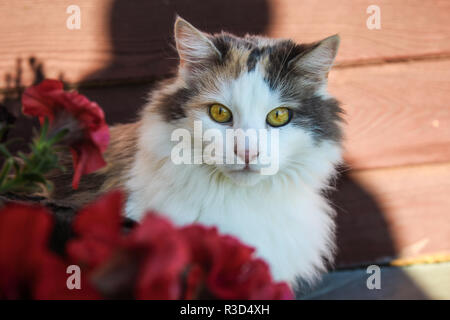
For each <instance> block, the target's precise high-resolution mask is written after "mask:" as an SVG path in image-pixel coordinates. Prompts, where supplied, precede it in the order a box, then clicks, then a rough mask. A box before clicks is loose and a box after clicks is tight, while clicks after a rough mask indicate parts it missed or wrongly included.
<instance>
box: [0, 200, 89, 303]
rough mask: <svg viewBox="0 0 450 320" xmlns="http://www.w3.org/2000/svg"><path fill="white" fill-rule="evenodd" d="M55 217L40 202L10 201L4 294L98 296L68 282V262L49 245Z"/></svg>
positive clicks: (0, 234) (3, 237)
mask: <svg viewBox="0 0 450 320" xmlns="http://www.w3.org/2000/svg"><path fill="white" fill-rule="evenodd" d="M51 228H52V219H51V216H50V214H49V213H48V212H47V210H46V209H44V208H42V207H38V206H28V205H20V204H9V205H7V206H5V207H4V208H3V209H2V210H1V211H0V298H2V299H21V298H22V299H23V298H35V299H71V298H76V299H80V298H94V297H97V296H96V294H95V292H94V291H93V290H92V289H91V288H90V287H89V286H88V285H87V284H86V283H84V284H83V286H82V290H69V289H68V288H67V286H66V281H67V276H68V275H67V274H66V265H65V264H64V263H63V261H62V260H61V259H60V258H58V257H57V256H56V255H54V254H53V253H51V252H50V251H49V250H48V248H47V242H48V238H49V234H50V231H51Z"/></svg>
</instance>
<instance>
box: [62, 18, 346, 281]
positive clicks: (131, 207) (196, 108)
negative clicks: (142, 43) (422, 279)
mask: <svg viewBox="0 0 450 320" xmlns="http://www.w3.org/2000/svg"><path fill="white" fill-rule="evenodd" d="M175 40H176V47H177V51H178V54H179V57H180V64H179V68H178V74H177V75H176V76H175V77H173V78H172V79H169V80H166V81H164V82H163V83H161V84H160V85H159V87H158V88H157V89H156V90H154V91H153V92H152V93H151V95H150V98H149V102H148V104H147V105H146V106H145V107H144V108H143V110H142V112H141V117H140V120H139V121H138V122H136V123H132V124H126V125H118V126H114V127H112V128H111V144H110V146H109V148H108V150H107V152H106V154H105V157H106V160H107V162H108V166H107V167H106V168H104V169H102V170H100V171H99V172H96V173H94V174H91V175H88V176H86V177H84V178H83V179H82V180H81V184H80V187H79V190H77V191H76V192H73V191H72V190H70V189H69V188H68V187H69V186H70V179H71V177H70V173H67V174H66V175H63V176H59V177H58V179H57V180H58V181H56V184H57V187H56V191H57V192H56V194H55V195H54V197H55V198H56V199H58V198H59V199H64V200H66V201H67V200H70V201H73V202H74V203H76V204H82V203H85V202H87V201H90V200H92V199H93V198H95V197H96V196H97V195H98V194H99V193H102V192H105V191H108V190H110V189H114V188H122V189H124V190H125V191H126V193H127V195H128V200H127V203H126V214H127V216H129V217H131V218H133V219H135V220H139V219H141V218H142V216H143V215H144V214H145V212H147V211H148V210H150V209H152V210H156V211H158V212H160V213H161V214H163V215H166V216H167V217H170V219H171V220H172V221H173V222H174V223H175V224H177V225H185V224H189V223H193V222H198V223H202V224H205V225H212V226H217V227H218V229H219V230H220V231H221V232H222V233H227V234H231V235H234V236H236V237H238V238H239V239H241V240H242V241H243V242H245V243H247V244H249V245H251V246H253V247H255V248H256V252H257V255H259V256H260V257H262V258H264V259H265V260H266V261H267V262H268V263H269V265H270V267H271V271H272V274H273V276H274V278H275V279H276V280H284V281H288V282H289V283H291V284H294V283H295V281H296V279H297V278H300V279H303V280H306V281H313V280H314V279H316V278H317V276H318V275H319V274H320V273H321V272H322V271H324V270H325V265H326V262H327V261H332V259H333V251H334V247H335V246H334V231H335V224H334V221H333V216H334V212H333V209H332V208H331V207H330V205H329V203H328V201H327V199H326V198H325V197H324V195H323V190H324V189H326V188H327V187H328V186H329V181H330V179H331V178H332V177H333V176H334V175H335V173H336V169H335V167H336V165H338V164H339V163H340V162H341V151H342V148H341V136H342V133H341V122H342V121H341V112H342V110H341V109H340V108H339V104H338V102H337V101H336V100H335V99H334V98H333V97H331V96H330V95H329V94H328V93H327V74H328V72H329V70H330V68H331V66H332V63H333V61H334V58H335V55H336V52H337V49H338V46H339V37H338V36H336V35H335V36H332V37H329V38H326V39H325V40H322V41H320V42H317V43H313V44H300V45H299V44H295V43H294V42H292V41H290V40H278V39H270V38H264V37H260V36H245V37H243V38H240V37H236V36H233V35H231V34H227V33H220V34H214V35H211V34H206V33H203V32H201V31H199V30H197V29H196V28H195V27H193V26H192V25H191V24H189V23H188V22H187V21H185V20H183V19H181V18H177V20H176V22H175ZM196 121H197V122H201V124H202V126H203V130H208V129H216V130H218V131H220V132H223V133H224V136H225V130H226V129H244V130H246V129H255V130H259V129H264V130H267V131H269V132H271V130H276V131H277V132H278V135H279V148H278V150H277V151H278V167H279V170H278V172H277V173H276V174H274V175H262V174H261V172H260V169H261V167H260V165H259V164H258V163H254V162H255V161H250V160H256V162H257V160H258V157H259V153H258V151H256V152H255V151H253V152H252V151H250V150H248V149H246V148H247V146H246V148H244V149H243V150H242V148H239V151H237V149H236V145H233V144H231V145H225V146H224V148H225V149H227V150H228V151H229V150H233V152H231V154H233V155H234V157H236V159H238V158H240V159H241V160H242V161H241V163H239V164H237V163H235V164H220V163H208V164H206V163H201V164H175V163H174V162H173V161H172V158H171V152H172V149H173V147H174V145H175V144H176V142H174V141H171V135H172V133H173V132H174V130H176V129H180V128H183V129H186V130H187V131H188V132H191V133H193V130H194V123H195V122H196ZM192 136H193V137H192V140H193V141H192V142H193V143H192V148H193V149H194V148H195V146H203V145H204V144H205V141H203V140H202V136H200V137H198V136H197V137H195V136H194V134H193V135H192ZM224 154H225V153H224Z"/></svg>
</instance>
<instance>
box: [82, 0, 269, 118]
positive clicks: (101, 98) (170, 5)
mask: <svg viewBox="0 0 450 320" xmlns="http://www.w3.org/2000/svg"><path fill="white" fill-rule="evenodd" d="M268 12H269V8H268V4H267V2H266V0H246V1H241V0H228V1H217V0H197V1H186V0H182V1H178V0H175V1H173V0H166V1H132V2H131V1H127V0H117V1H115V2H114V4H113V5H112V7H111V18H110V28H109V29H110V39H111V42H112V45H111V47H112V50H113V57H112V59H111V63H110V64H109V65H108V66H107V67H105V68H103V69H101V70H97V71H96V72H93V73H92V74H90V75H88V76H87V77H86V78H85V79H83V81H86V82H91V81H96V80H98V79H121V78H124V75H123V74H124V70H126V73H127V74H129V73H130V70H133V72H134V73H135V74H134V78H135V79H136V78H137V79H138V82H139V83H140V84H134V85H130V86H126V85H125V86H126V87H127V88H126V90H128V91H130V94H129V95H128V97H126V98H125V97H124V96H123V95H122V94H123V91H122V92H116V93H112V92H111V91H113V90H110V89H109V90H108V94H107V95H105V94H103V92H106V91H107V89H105V90H102V89H95V90H94V89H83V90H80V91H81V92H82V93H84V94H86V95H89V97H90V98H92V99H94V100H96V101H97V102H98V103H99V104H100V105H101V106H103V107H104V108H105V109H106V117H107V121H108V122H109V123H124V122H130V121H134V120H135V118H136V111H137V110H138V109H139V108H140V107H141V106H142V105H143V104H144V102H145V98H146V96H147V94H148V92H149V89H150V88H151V86H152V84H154V82H155V80H159V79H161V78H164V77H167V76H168V75H170V74H173V73H175V71H176V66H177V59H178V55H177V53H176V50H175V44H174V37H173V25H174V22H175V17H176V15H177V14H178V15H180V16H181V17H183V18H185V19H186V20H188V21H189V22H191V23H192V24H193V25H195V26H196V27H198V28H200V29H201V30H204V31H206V32H210V33H215V32H220V31H222V29H223V28H225V29H226V30H227V31H229V32H233V33H235V34H240V35H243V34H244V33H253V34H261V33H264V32H265V30H266V29H265V28H266V27H267V26H268V25H269V13H268ZM143 56H144V57H143ZM148 70H151V74H152V75H154V76H153V77H152V78H150V79H149V78H148V74H149V73H150V72H149V71H148ZM141 72H142V74H140V73H141ZM125 77H126V76H125ZM124 82H126V81H124ZM122 87H123V86H122V85H121V88H122ZM122 103H123V104H126V106H125V105H122Z"/></svg>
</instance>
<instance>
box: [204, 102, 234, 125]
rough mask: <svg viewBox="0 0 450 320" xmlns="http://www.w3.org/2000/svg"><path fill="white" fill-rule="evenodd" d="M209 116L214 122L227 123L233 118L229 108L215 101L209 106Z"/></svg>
mask: <svg viewBox="0 0 450 320" xmlns="http://www.w3.org/2000/svg"><path fill="white" fill-rule="evenodd" d="M209 116H210V117H211V119H213V120H214V121H216V122H219V123H227V122H230V121H231V119H232V118H233V116H232V114H231V111H230V109H228V108H227V107H225V106H223V105H221V104H218V103H215V104H213V105H211V106H210V107H209Z"/></svg>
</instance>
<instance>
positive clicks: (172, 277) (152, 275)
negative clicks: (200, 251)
mask: <svg viewBox="0 0 450 320" xmlns="http://www.w3.org/2000/svg"><path fill="white" fill-rule="evenodd" d="M127 248H128V249H129V250H132V251H135V252H140V254H141V257H140V260H141V263H140V266H139V274H138V277H137V287H136V298H138V299H179V298H180V297H181V289H182V272H183V270H184V269H185V267H186V264H187V262H188V250H187V247H186V245H185V243H184V242H183V238H182V237H181V235H180V233H179V232H178V230H176V229H175V227H174V226H173V225H172V224H171V223H170V222H169V221H168V220H167V219H164V218H162V217H160V216H158V215H156V214H155V213H148V214H147V215H146V216H145V218H144V220H143V221H142V223H141V225H140V226H138V227H137V228H136V229H135V230H134V231H133V232H132V234H131V235H130V238H129V239H128V243H127Z"/></svg>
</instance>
